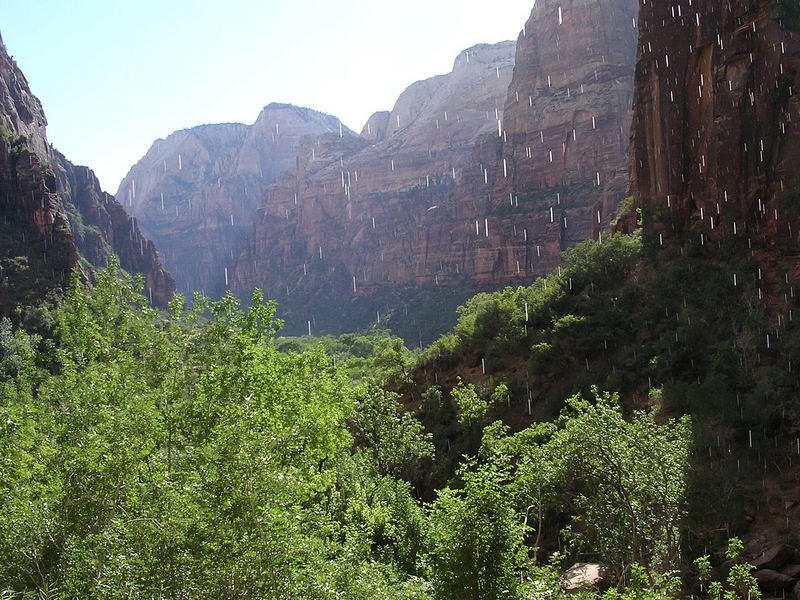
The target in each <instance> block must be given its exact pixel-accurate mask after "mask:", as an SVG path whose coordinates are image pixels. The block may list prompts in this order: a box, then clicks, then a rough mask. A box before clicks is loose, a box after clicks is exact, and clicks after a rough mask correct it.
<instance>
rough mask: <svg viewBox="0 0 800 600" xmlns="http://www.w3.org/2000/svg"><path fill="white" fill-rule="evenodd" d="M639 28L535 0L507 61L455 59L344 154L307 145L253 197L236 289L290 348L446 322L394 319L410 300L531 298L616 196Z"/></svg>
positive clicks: (622, 17) (334, 144)
mask: <svg viewBox="0 0 800 600" xmlns="http://www.w3.org/2000/svg"><path fill="white" fill-rule="evenodd" d="M637 11H638V3H637V1H636V0H613V1H610V0H609V1H602V0H601V1H599V2H598V1H596V0H594V1H591V2H590V1H588V0H585V1H582V0H574V1H571V2H554V1H549V0H539V1H538V2H537V3H536V5H535V7H534V9H533V12H532V15H531V18H530V20H529V21H528V23H527V24H526V25H525V28H524V31H523V32H522V33H521V34H520V37H519V40H518V42H517V43H516V44H515V43H513V42H505V43H502V44H497V45H482V46H476V47H474V48H471V49H470V50H468V51H465V52H463V53H461V54H460V55H459V57H458V58H457V60H456V62H455V66H454V69H453V71H452V73H450V74H447V75H443V76H440V77H435V78H433V79H430V80H426V81H421V82H418V83H416V84H414V85H412V86H411V87H410V88H408V90H407V91H406V92H405V93H404V94H403V95H402V96H401V97H400V98H399V99H398V101H397V104H396V105H395V107H394V109H393V110H392V111H391V112H382V113H376V114H375V115H373V116H372V117H371V118H370V120H369V121H368V123H367V125H366V126H365V127H364V129H363V130H362V132H361V136H360V138H358V139H351V138H348V137H347V136H345V137H344V138H338V137H337V136H335V135H333V136H328V137H323V138H319V139H317V140H316V141H309V142H308V144H307V145H306V146H304V148H303V150H302V152H301V155H300V157H299V159H298V169H297V170H296V171H295V172H293V173H290V174H287V175H286V176H285V177H282V178H280V179H279V181H278V182H277V183H276V184H275V185H274V186H272V187H270V189H269V190H268V192H267V195H266V201H265V203H264V212H263V216H261V215H260V220H259V221H258V222H257V224H256V227H255V230H254V231H253V232H251V235H250V238H249V241H248V244H247V246H246V248H245V250H244V252H243V253H242V254H241V255H240V257H239V261H238V264H237V268H236V273H235V278H234V280H233V286H234V289H235V290H236V291H237V292H239V293H240V294H245V293H247V291H248V290H250V289H251V288H253V287H255V286H259V287H263V288H265V289H266V290H267V291H268V292H269V294H270V295H271V296H273V297H276V298H277V299H278V300H279V303H280V304H281V305H283V306H284V307H285V309H286V313H285V314H286V316H287V320H288V322H289V325H290V329H291V327H294V330H296V331H298V332H299V331H302V330H303V329H305V326H306V325H307V322H308V321H312V323H315V324H316V325H317V326H318V327H319V328H320V329H322V330H326V329H327V330H336V329H340V328H341V326H342V324H343V323H345V322H346V321H347V324H348V325H350V326H352V325H353V324H356V325H357V324H358V318H362V319H373V320H375V319H376V318H377V314H378V313H381V314H383V315H391V318H390V319H388V321H387V323H388V324H389V325H391V326H392V327H393V328H395V329H396V330H403V329H404V328H405V327H406V326H411V329H414V328H416V330H417V331H422V330H424V328H425V323H426V322H433V321H434V320H435V318H436V314H434V313H437V314H438V312H440V311H450V310H451V307H450V306H442V305H440V306H430V305H429V306H427V307H418V308H419V309H420V310H418V311H412V314H410V315H409V316H408V319H406V318H405V314H406V311H407V306H408V304H409V302H410V300H409V299H411V298H414V297H415V296H418V295H419V294H420V291H421V290H423V289H424V290H429V291H430V294H431V297H436V296H437V294H441V290H442V289H443V288H450V289H451V290H452V291H453V294H451V295H450V300H453V301H456V300H457V299H459V298H460V299H462V300H463V299H464V298H466V297H467V296H468V295H471V294H473V293H475V292H476V291H480V290H488V289H497V288H498V287H501V286H503V285H506V284H509V283H515V282H520V283H521V282H525V281H529V280H530V279H531V278H532V277H534V276H536V275H539V274H541V273H544V272H546V271H548V270H550V269H552V268H553V267H555V266H556V265H557V263H558V257H559V253H560V251H561V250H563V249H564V248H566V247H569V246H571V245H574V244H575V243H577V242H579V241H582V240H584V239H588V238H592V237H594V238H597V237H599V234H600V232H601V231H602V230H603V229H604V228H607V226H608V224H609V222H610V221H611V220H612V219H613V218H614V216H615V214H616V206H617V204H618V203H619V202H620V201H621V200H622V199H623V198H624V195H625V192H626V186H627V148H628V138H629V126H630V115H631V99H632V96H633V75H634V64H635V57H636V38H637V35H638V31H637V29H636V16H637ZM515 65H516V66H515ZM598 182H599V183H598ZM598 215H599V217H598ZM331 305H334V306H336V307H337V308H338V309H339V310H338V311H337V312H335V313H333V312H331V311H330V310H329V307H330V306H331ZM368 305H369V308H367V306H368ZM342 307H344V308H342ZM348 310H350V311H351V314H350V315H348V314H347V311H348ZM359 311H360V312H361V315H360V316H359V317H357V318H356V317H353V315H354V314H355V313H356V312H359ZM426 311H427V313H426ZM348 317H349V320H348ZM415 320H416V324H415V323H413V321H415ZM361 324H362V325H363V324H364V323H363V322H362V323H361ZM412 337H413V336H412Z"/></svg>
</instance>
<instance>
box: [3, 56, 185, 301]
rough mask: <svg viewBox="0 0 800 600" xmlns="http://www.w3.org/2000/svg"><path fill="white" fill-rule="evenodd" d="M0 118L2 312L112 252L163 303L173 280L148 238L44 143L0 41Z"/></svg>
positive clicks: (90, 179)
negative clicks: (138, 276)
mask: <svg viewBox="0 0 800 600" xmlns="http://www.w3.org/2000/svg"><path fill="white" fill-rule="evenodd" d="M0 125H2V128H3V130H2V135H0V216H1V217H2V221H0V267H2V270H0V278H9V281H8V283H9V285H0V315H5V314H9V313H11V312H13V311H14V309H15V307H16V306H17V305H20V304H31V303H35V302H37V301H39V300H42V299H43V298H45V297H46V296H47V295H48V294H49V293H50V292H52V291H56V290H59V289H63V288H64V287H65V285H66V283H67V280H68V275H69V272H70V271H71V270H72V269H74V268H76V267H81V268H82V269H83V271H84V274H85V275H86V276H91V275H92V271H93V270H94V269H95V268H100V267H103V266H105V265H106V264H108V260H109V258H110V256H111V254H116V255H118V256H119V257H120V263H121V266H122V267H123V268H124V269H126V270H127V271H129V272H132V273H141V274H143V275H144V278H145V283H146V287H147V290H148V293H149V294H150V297H151V298H152V300H153V302H154V303H156V304H161V305H165V304H166V302H167V301H168V300H169V298H171V296H172V294H173V292H174V283H173V281H172V278H171V277H170V275H169V274H168V273H167V272H166V271H164V269H163V268H162V267H161V264H160V262H159V259H158V254H157V253H156V251H155V248H154V246H153V244H152V243H151V242H150V241H148V240H147V239H145V238H144V237H143V236H142V235H141V232H140V231H139V229H138V227H137V226H136V223H135V222H134V221H133V220H132V219H131V218H130V217H129V216H128V215H127V214H126V213H125V211H124V210H123V209H122V207H121V206H120V205H119V204H118V203H117V202H116V201H115V200H114V198H113V197H112V196H110V195H108V194H105V193H104V192H103V191H102V190H101V189H100V185H99V182H98V181H97V178H96V177H95V175H94V173H93V172H92V171H91V170H90V169H88V168H87V167H76V166H74V165H72V163H70V162H69V161H68V160H67V159H66V158H64V156H63V155H61V154H60V153H59V152H57V151H56V150H54V149H53V148H52V147H51V146H50V144H49V143H48V142H47V136H46V130H45V128H46V125H47V119H46V118H45V116H44V111H43V110H42V106H41V103H40V102H39V100H38V99H37V98H36V96H34V95H33V94H32V92H31V90H30V88H29V86H28V82H27V80H26V79H25V76H24V75H23V73H22V71H21V70H20V69H19V67H18V66H17V65H16V63H15V62H14V61H13V59H12V58H11V57H10V56H9V54H8V51H7V50H6V48H5V46H4V45H3V44H2V41H0ZM81 259H83V261H82V260H81ZM12 279H13V281H11V280H12Z"/></svg>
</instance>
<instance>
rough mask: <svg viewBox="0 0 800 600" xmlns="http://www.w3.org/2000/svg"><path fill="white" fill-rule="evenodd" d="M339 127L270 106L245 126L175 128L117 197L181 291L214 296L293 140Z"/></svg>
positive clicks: (286, 166)
mask: <svg viewBox="0 0 800 600" xmlns="http://www.w3.org/2000/svg"><path fill="white" fill-rule="evenodd" d="M339 129H340V123H339V120H338V119H336V118H334V117H331V116H330V115H326V114H322V113H318V112H316V111H312V110H309V109H305V108H299V107H296V106H291V105H286V104H270V105H269V106H267V107H265V108H264V110H263V111H262V112H261V114H260V115H259V117H258V119H257V120H256V122H255V123H254V124H253V125H250V126H248V125H243V124H240V123H224V124H218V125H202V126H200V127H194V128H192V129H185V130H182V131H178V132H175V133H173V134H172V135H170V136H169V137H167V138H166V139H164V140H157V141H156V142H155V143H154V144H153V145H152V146H151V148H150V150H149V151H148V152H147V154H146V155H145V156H144V157H143V158H142V159H141V160H140V161H139V162H138V163H136V165H134V166H133V167H132V168H131V170H130V172H129V173H128V175H127V176H126V177H125V179H124V180H123V181H122V183H121V184H120V186H119V191H118V192H117V196H118V197H119V198H120V200H121V201H122V202H123V204H124V205H125V207H126V208H127V209H128V210H129V211H130V212H131V213H132V214H133V215H134V216H135V217H136V218H137V220H138V222H139V224H140V225H141V227H142V229H143V231H144V232H145V233H146V234H147V235H148V236H150V237H151V238H152V239H153V240H154V241H155V242H156V244H157V246H158V248H159V251H160V253H161V256H162V259H163V261H164V264H165V265H166V267H167V268H168V269H169V270H170V271H171V272H172V273H173V274H174V276H175V278H176V281H177V283H178V288H179V290H180V291H181V292H189V293H191V292H193V291H195V290H199V291H202V292H204V293H206V294H210V295H212V296H219V295H221V294H222V293H223V292H224V290H225V289H226V277H227V278H230V277H231V276H232V275H233V265H234V263H235V259H236V257H237V256H238V254H239V252H240V250H241V248H242V242H243V240H244V239H245V237H246V232H247V231H249V229H250V228H251V227H252V224H253V222H254V220H255V219H256V214H257V211H258V210H259V208H260V207H261V204H262V201H263V195H264V191H265V190H266V188H267V186H268V185H269V184H270V183H272V182H273V181H274V180H275V177H276V176H277V175H278V174H279V173H282V172H284V171H287V170H291V169H294V167H295V165H296V157H297V153H298V151H299V147H300V140H301V139H302V138H303V137H304V136H307V135H319V134H322V133H326V132H336V134H337V135H338V133H339ZM348 134H350V132H348Z"/></svg>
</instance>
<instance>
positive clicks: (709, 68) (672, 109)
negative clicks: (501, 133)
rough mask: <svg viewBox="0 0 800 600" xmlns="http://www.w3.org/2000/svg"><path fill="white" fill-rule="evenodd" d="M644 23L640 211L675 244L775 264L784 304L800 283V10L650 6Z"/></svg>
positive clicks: (763, 1)
mask: <svg viewBox="0 0 800 600" xmlns="http://www.w3.org/2000/svg"><path fill="white" fill-rule="evenodd" d="M639 23H640V30H641V38H640V41H639V57H638V62H637V67H636V81H637V84H636V92H635V94H636V100H635V105H636V108H635V114H634V118H633V130H632V131H633V134H632V147H631V162H630V168H631V193H632V194H633V196H634V197H635V200H634V206H635V207H636V208H639V209H642V211H643V213H644V214H645V215H646V216H648V217H649V219H648V224H649V225H650V226H651V227H652V229H653V230H654V231H656V232H658V233H659V234H660V235H661V236H662V238H663V240H664V243H669V242H670V240H673V239H676V240H682V239H683V238H684V237H688V238H689V239H692V240H694V241H695V242H696V245H698V246H699V245H704V246H706V248H707V251H711V250H710V249H712V248H714V247H716V246H717V245H718V243H721V242H722V241H726V240H727V241H736V240H737V238H738V240H739V241H740V242H741V243H746V244H747V245H748V247H751V248H753V251H754V253H756V255H757V256H759V254H761V255H762V256H761V258H764V255H765V254H768V255H769V256H770V257H771V259H770V260H771V261H772V267H773V268H770V267H769V265H767V266H766V267H767V268H766V269H765V270H766V271H767V273H766V275H767V276H766V278H765V279H766V280H768V281H766V282H765V284H764V287H765V288H766V292H767V295H768V296H769V295H770V287H771V288H773V291H774V292H775V293H776V294H777V290H778V288H779V286H780V281H778V280H779V279H782V276H779V275H778V272H779V271H780V270H781V269H785V270H786V272H787V273H788V274H789V275H790V276H793V277H794V278H797V277H798V276H800V272H799V271H798V269H799V268H800V266H799V265H798V263H797V261H796V260H795V258H794V257H796V256H797V254H798V250H799V249H800V248H798V237H797V236H798V232H800V222H798V216H800V196H798V190H799V189H800V171H799V170H798V169H797V164H798V162H800V136H798V112H799V109H800V98H798V96H797V89H798V81H797V73H798V67H800V41H799V40H798V32H800V8H798V6H797V3H796V2H791V1H789V0H780V1H772V0H750V1H748V2H726V1H723V0H711V1H708V2H695V3H692V5H691V6H681V7H680V9H678V8H676V7H673V6H671V5H669V4H668V3H660V2H648V3H647V4H645V5H643V6H642V10H641V15H640V19H639ZM631 220H632V218H629V222H628V223H627V226H628V227H629V228H630V226H631V223H630V221H631ZM687 231H688V232H689V234H686V233H685V232H687ZM768 262H769V261H768Z"/></svg>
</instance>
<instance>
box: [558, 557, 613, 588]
mask: <svg viewBox="0 0 800 600" xmlns="http://www.w3.org/2000/svg"><path fill="white" fill-rule="evenodd" d="M609 575H610V571H609V569H608V567H604V566H603V565H599V564H596V563H576V564H574V565H572V567H570V568H569V569H568V570H567V571H566V572H565V573H564V575H562V576H561V587H562V589H563V590H564V591H565V592H567V593H568V594H576V593H579V592H586V591H591V592H602V591H605V590H607V589H608V584H609V581H608V578H609Z"/></svg>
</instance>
